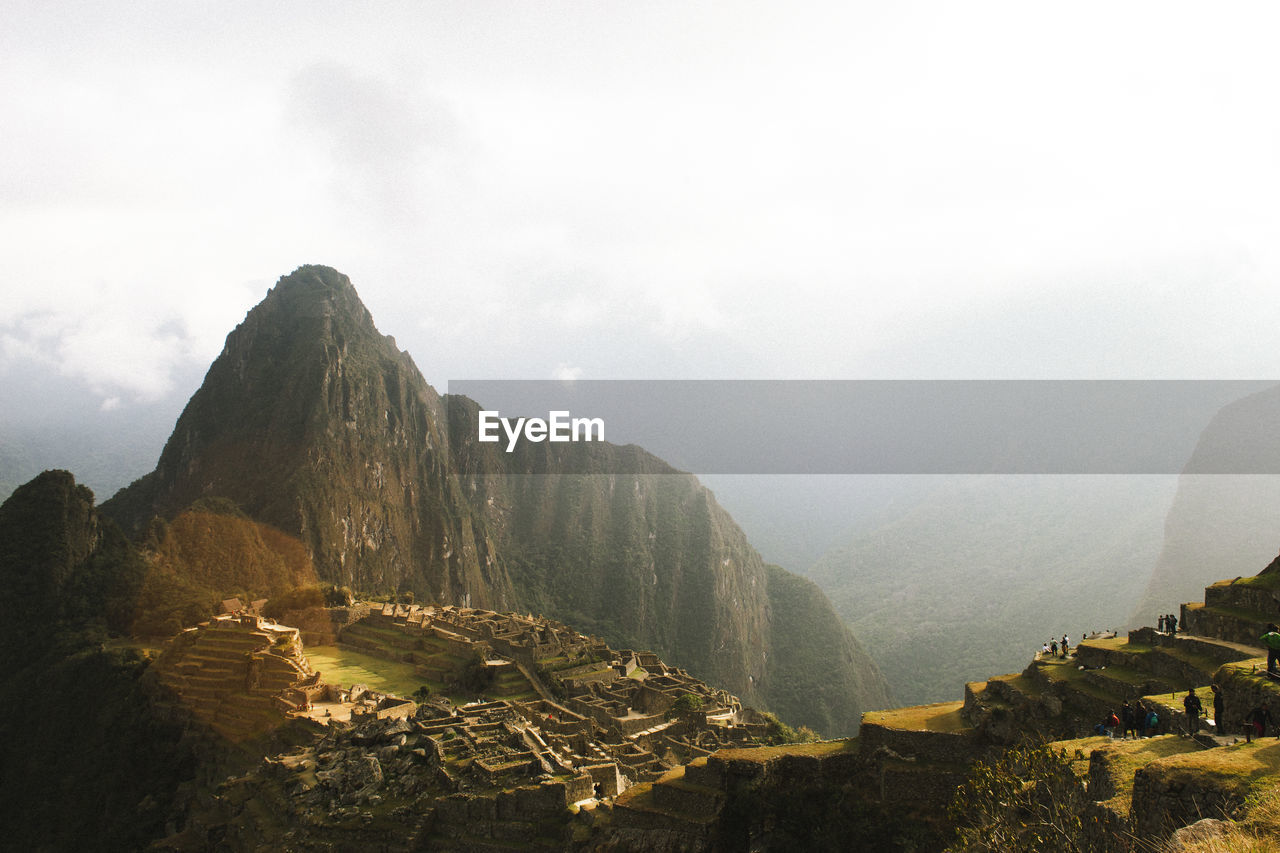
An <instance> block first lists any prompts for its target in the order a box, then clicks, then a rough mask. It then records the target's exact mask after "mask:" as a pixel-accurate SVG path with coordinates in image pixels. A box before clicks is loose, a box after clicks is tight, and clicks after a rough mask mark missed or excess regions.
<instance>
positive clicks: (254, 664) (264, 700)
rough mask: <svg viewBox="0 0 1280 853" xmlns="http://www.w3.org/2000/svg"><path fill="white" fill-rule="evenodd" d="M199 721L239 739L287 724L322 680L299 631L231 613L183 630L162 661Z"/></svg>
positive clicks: (166, 681) (163, 672) (163, 674)
mask: <svg viewBox="0 0 1280 853" xmlns="http://www.w3.org/2000/svg"><path fill="white" fill-rule="evenodd" d="M155 672H156V676H157V678H158V679H159V681H160V683H161V684H162V685H164V686H165V687H167V688H168V689H170V690H171V691H173V693H174V694H175V695H176V696H177V697H178V699H179V701H181V702H182V703H183V704H184V705H186V706H187V707H188V708H190V709H191V711H192V712H193V713H194V714H195V716H196V718H197V719H200V720H202V721H203V722H205V723H207V724H208V725H209V726H211V727H212V728H213V729H214V731H216V732H218V733H219V734H221V735H222V736H223V737H226V738H227V739H229V740H231V741H233V742H238V741H242V740H245V739H248V738H251V737H254V736H256V735H259V734H262V733H264V732H266V731H268V730H270V729H272V728H275V727H277V726H279V725H281V724H283V723H284V722H285V720H286V714H287V712H288V711H290V710H293V709H294V708H296V707H297V705H298V703H299V701H302V702H305V701H306V698H305V697H306V695H307V689H308V687H314V681H315V678H314V676H313V673H312V672H311V669H310V667H309V666H308V664H307V661H306V658H304V657H303V656H302V642H301V640H300V639H299V637H298V631H297V629H295V628H289V627H286V626H283V625H277V624H275V623H273V622H271V621H269V620H264V619H261V618H259V617H257V616H223V617H219V618H218V619H215V620H214V621H212V622H208V623H205V624H203V625H201V626H199V627H196V628H189V629H187V630H186V631H184V632H182V633H181V634H179V635H178V636H177V637H176V638H175V639H174V640H173V641H172V642H171V643H170V644H169V645H168V646H167V647H166V648H165V651H164V652H163V653H162V654H161V655H160V657H159V659H158V660H157V661H156V664H155Z"/></svg>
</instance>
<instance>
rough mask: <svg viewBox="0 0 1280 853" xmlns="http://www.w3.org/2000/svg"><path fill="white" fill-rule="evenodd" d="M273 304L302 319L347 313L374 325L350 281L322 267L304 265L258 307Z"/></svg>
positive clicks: (283, 280) (284, 278) (281, 282)
mask: <svg viewBox="0 0 1280 853" xmlns="http://www.w3.org/2000/svg"><path fill="white" fill-rule="evenodd" d="M273 303H278V304H279V306H280V307H282V308H285V309H287V310H288V311H290V312H291V313H293V314H295V315H299V316H333V315H335V314H345V315H348V316H350V317H352V318H353V319H358V320H360V321H363V322H365V323H368V324H369V325H370V326H372V325H373V315H371V314H370V313H369V309H367V308H365V306H364V303H363V302H361V301H360V295H359V294H358V293H356V289H355V286H354V285H353V284H352V283H351V279H350V278H348V277H347V276H345V275H343V274H342V273H340V272H338V271H337V270H336V269H334V268H333V267H327V266H323V265H320V264H304V265H303V266H300V267H298V268H297V269H296V270H294V271H293V272H291V273H289V274H288V275H285V276H281V277H280V280H279V281H277V282H276V285H275V287H273V288H271V289H270V290H269V291H267V297H266V299H264V300H263V302H262V303H261V304H260V305H259V306H258V308H263V307H266V306H268V305H271V304H273ZM254 310H255V311H256V310H258V309H254ZM251 313H252V312H251Z"/></svg>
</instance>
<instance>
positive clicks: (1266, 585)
mask: <svg viewBox="0 0 1280 853" xmlns="http://www.w3.org/2000/svg"><path fill="white" fill-rule="evenodd" d="M1232 584H1240V585H1241V586H1254V587H1260V588H1262V589H1280V573H1276V574H1269V575H1254V576H1253V577H1249V578H1237V579H1236V580H1230V581H1218V582H1217V583H1216V584H1214V586H1231V585H1232Z"/></svg>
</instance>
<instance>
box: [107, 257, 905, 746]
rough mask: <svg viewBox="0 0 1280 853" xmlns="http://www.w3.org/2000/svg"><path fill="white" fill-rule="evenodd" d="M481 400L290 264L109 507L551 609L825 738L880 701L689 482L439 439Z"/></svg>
mask: <svg viewBox="0 0 1280 853" xmlns="http://www.w3.org/2000/svg"><path fill="white" fill-rule="evenodd" d="M475 408H476V404H475V403H473V402H471V401H468V400H465V399H463V398H442V397H441V396H440V395H438V394H437V393H436V392H435V390H434V389H432V388H431V387H430V386H429V385H428V384H427V383H426V381H425V379H424V378H423V377H422V374H421V373H420V372H419V371H418V369H417V367H416V366H415V365H414V363H413V361H412V359H411V358H410V357H409V356H408V354H407V353H404V352H401V351H400V350H399V349H398V348H397V347H396V346H395V343H394V341H393V340H392V339H390V338H388V337H385V336H383V335H381V334H380V333H379V332H378V331H377V329H376V327H375V326H374V323H373V319H372V317H371V316H370V315H369V312H368V311H367V309H365V307H364V305H363V304H362V303H361V302H360V299H359V297H358V295H357V294H356V292H355V289H354V288H353V287H352V285H351V283H350V281H349V280H348V279H347V278H346V277H345V276H343V275H341V274H340V273H338V272H336V271H334V270H332V269H329V268H327V267H315V266H309V267H302V268H300V269H298V270H297V271H295V272H294V273H293V274H291V275H289V276H286V277H284V278H282V279H281V280H280V282H279V283H278V284H277V285H276V286H275V287H274V288H273V289H272V290H271V292H270V293H269V294H268V295H267V297H266V298H265V299H264V300H263V301H262V303H261V304H260V305H258V306H257V307H256V308H254V309H253V310H252V311H250V312H249V314H248V316H247V317H246V318H245V320H244V322H243V323H241V324H240V325H239V326H238V327H237V328H236V329H235V330H234V331H233V332H232V333H231V334H230V335H228V337H227V343H226V346H225V348H224V349H223V351H222V353H221V354H220V355H219V356H218V358H217V359H216V360H215V361H214V363H213V365H212V366H211V367H210V368H209V372H208V374H207V376H206V377H205V381H204V383H203V384H202V385H201V387H200V389H199V390H198V391H197V392H196V393H195V395H194V396H193V397H192V398H191V401H190V402H189V403H188V405H187V407H186V409H185V410H184V411H183V413H182V415H181V416H180V417H179V418H178V421H177V424H176V426H175V427H174V430H173V433H172V435H171V436H170V438H169V440H168V442H167V443H166V445H165V448H164V451H163V453H162V454H161V456H160V460H159V463H158V465H157V466H156V469H155V470H154V471H153V472H152V473H150V474H147V475H146V476H144V477H142V478H140V479H139V480H138V481H136V482H135V483H133V484H132V485H130V486H129V487H128V488H126V489H123V490H122V491H121V492H119V493H118V494H117V495H115V496H114V497H113V498H112V499H111V500H110V501H108V502H107V503H106V504H104V506H103V511H104V512H105V513H106V514H108V515H110V516H111V517H113V518H115V519H116V520H118V521H119V522H120V524H121V525H122V526H123V527H124V528H125V529H126V530H128V531H130V532H131V533H132V534H133V535H135V536H139V535H142V534H143V532H144V530H145V529H146V527H147V525H148V523H149V520H150V519H151V518H152V517H154V516H159V517H161V518H163V519H174V518H176V517H177V516H178V515H179V514H180V513H182V512H183V511H184V510H185V509H187V508H188V507H190V506H191V505H192V504H193V503H196V502H197V501H201V500H208V499H213V498H219V499H226V500H229V501H231V502H232V503H233V504H234V505H235V506H236V507H238V508H239V510H240V511H242V512H243V513H244V514H245V515H246V516H247V517H248V518H250V519H252V520H253V521H255V522H259V523H262V524H266V525H269V526H270V527H272V528H275V529H278V530H279V531H282V532H283V533H284V534H287V535H288V536H292V537H296V538H297V539H299V540H300V541H301V542H302V543H303V544H304V545H305V548H306V550H307V552H308V553H309V554H310V556H311V559H312V561H313V565H314V571H315V573H316V576H317V579H318V580H320V581H323V582H331V583H336V584H341V585H347V586H351V587H353V588H355V589H359V590H363V591H368V592H413V593H414V595H415V596H416V597H417V598H418V600H430V601H439V602H442V603H451V604H462V605H469V606H475V607H487V608H492V609H498V610H509V609H521V610H532V611H534V612H538V613H542V614H545V615H548V616H552V617H554V618H559V619H563V620H565V621H567V622H569V623H570V624H574V625H575V626H576V627H578V628H580V629H581V630H584V631H593V632H596V633H598V634H600V635H601V636H603V637H605V638H606V639H608V640H609V641H611V642H614V643H617V644H619V645H623V646H632V647H636V648H651V649H653V650H654V651H657V652H658V653H659V654H661V655H663V656H664V657H666V658H668V659H670V660H672V661H673V662H674V663H677V664H679V665H682V666H685V667H687V668H688V669H689V670H690V671H691V672H693V673H695V674H696V675H698V676H699V677H701V678H704V679H705V680H707V681H708V682H711V683H716V684H719V685H723V686H724V687H725V688H726V689H729V690H731V691H733V692H735V693H737V694H738V695H740V696H742V697H743V698H744V700H746V701H748V702H752V703H756V704H760V705H763V706H764V707H767V708H770V709H772V710H775V711H777V712H778V713H780V714H782V715H784V716H785V717H787V718H788V719H791V720H794V721H795V722H797V723H803V724H807V725H811V726H813V727H814V728H817V729H819V730H821V731H824V732H847V731H852V730H853V729H855V728H856V726H857V721H858V717H859V714H860V712H861V711H862V710H866V709H868V708H873V707H882V706H884V705H886V704H887V703H888V695H887V688H886V685H885V682H884V680H883V678H882V677H881V676H880V674H879V672H878V671H877V670H876V668H875V666H874V664H872V663H871V661H870V659H869V657H867V655H866V654H865V652H863V651H862V649H861V648H860V647H859V646H858V645H857V643H856V642H855V641H854V640H853V638H852V637H851V636H850V635H849V633H848V630H847V629H846V628H845V627H844V626H843V625H842V624H841V623H840V621H839V620H838V619H837V618H836V617H835V614H834V612H833V611H832V610H831V606H830V603H829V602H828V601H827V600H826V599H825V598H824V597H823V596H822V594H821V593H820V592H818V591H817V589H816V588H814V587H812V585H810V584H808V583H807V582H805V581H803V580H801V579H799V578H795V577H793V576H790V575H788V574H787V573H785V572H783V571H781V570H779V569H776V568H774V567H768V566H766V565H765V563H764V561H763V560H762V559H761V557H760V555H759V554H758V553H757V552H756V550H755V549H754V548H752V547H751V545H750V544H749V543H748V542H747V539H746V537H745V535H744V534H743V533H742V531H741V530H740V529H739V528H738V526H737V525H736V524H735V523H734V522H733V520H732V519H731V518H730V517H729V515H728V513H726V512H725V511H724V510H723V509H721V508H720V506H719V505H718V504H717V503H716V501H715V498H714V496H713V495H712V494H711V492H710V491H709V490H708V489H706V488H705V487H704V486H702V485H701V484H700V483H699V482H698V480H697V479H696V478H695V477H693V476H692V475H689V474H682V473H679V472H676V471H674V470H673V469H672V468H671V467H670V466H668V465H667V464H666V463H664V462H662V461H661V460H659V459H657V458H656V457H653V456H652V455H650V454H648V453H645V452H644V451H643V450H640V449H639V448H636V447H632V446H628V447H617V446H614V445H609V444H603V443H596V444H592V445H573V446H572V449H571V450H568V451H562V450H560V449H559V448H560V447H561V446H560V445H549V444H539V445H533V444H526V445H522V446H521V449H520V450H519V451H518V452H515V453H512V454H506V453H503V452H501V451H500V450H499V449H498V448H497V446H496V445H492V444H486V445H480V444H479V443H478V442H476V441H474V440H462V441H455V442H453V443H452V444H451V443H450V442H449V440H448V435H449V430H448V429H446V425H447V423H448V419H449V418H450V417H465V416H467V413H468V412H472V413H473V412H474V410H475ZM553 447H554V448H556V449H555V450H552V448H553ZM535 471H536V472H539V473H531V472H535ZM604 471H609V472H612V473H609V474H604V473H596V472H604ZM619 472H622V473H619Z"/></svg>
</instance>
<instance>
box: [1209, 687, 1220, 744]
mask: <svg viewBox="0 0 1280 853" xmlns="http://www.w3.org/2000/svg"><path fill="white" fill-rule="evenodd" d="M1209 689H1210V690H1212V691H1213V728H1214V731H1216V732H1217V733H1218V734H1222V688H1221V687H1219V686H1218V685H1217V684H1210V685H1209Z"/></svg>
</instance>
